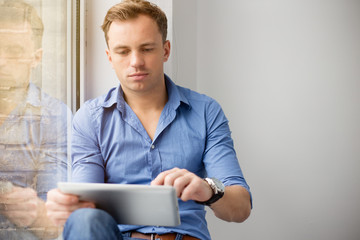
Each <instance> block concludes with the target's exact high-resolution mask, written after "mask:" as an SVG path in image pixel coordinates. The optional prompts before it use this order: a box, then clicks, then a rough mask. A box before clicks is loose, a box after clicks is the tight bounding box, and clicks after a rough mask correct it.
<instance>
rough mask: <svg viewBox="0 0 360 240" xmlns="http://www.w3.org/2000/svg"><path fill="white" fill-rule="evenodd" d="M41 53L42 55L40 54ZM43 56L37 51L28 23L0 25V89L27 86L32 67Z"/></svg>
mask: <svg viewBox="0 0 360 240" xmlns="http://www.w3.org/2000/svg"><path fill="white" fill-rule="evenodd" d="M39 54H40V56H39ZM39 58H41V53H39V51H38V52H36V51H35V47H34V41H33V38H32V30H31V28H30V26H29V25H28V24H25V25H23V24H21V25H16V24H15V25H14V24H2V26H1V27H0V90H11V89H14V88H26V87H27V86H28V84H29V81H30V75H31V69H32V68H34V67H35V66H36V65H37V63H38V62H39V60H40V59H39Z"/></svg>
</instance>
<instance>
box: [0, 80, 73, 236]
mask: <svg viewBox="0 0 360 240" xmlns="http://www.w3.org/2000/svg"><path fill="white" fill-rule="evenodd" d="M0 118H3V123H2V124H1V125H0V181H1V182H11V183H12V184H13V185H15V186H21V187H24V188H32V189H34V190H35V191H36V192H37V194H38V196H39V197H40V198H42V199H43V200H46V194H47V192H48V191H49V190H50V189H52V188H56V184H57V182H58V181H66V179H67V150H68V147H67V133H68V132H69V131H70V128H69V131H68V124H67V123H69V126H70V123H71V119H72V113H71V111H70V110H69V108H68V107H67V106H66V105H65V104H64V103H62V102H61V101H59V100H57V99H54V98H52V97H50V96H49V95H47V94H45V93H43V92H42V91H41V90H40V89H39V88H38V87H36V86H35V85H34V84H30V85H29V87H28V91H27V96H26V98H25V99H24V100H23V101H21V102H19V103H18V105H17V107H16V108H15V109H14V110H13V111H12V112H11V113H10V114H9V115H5V116H0ZM1 190H2V189H1ZM0 194H1V193H0ZM14 229H15V226H14V225H13V224H12V223H11V222H10V221H9V220H7V219H6V218H5V216H3V215H1V214H0V239H37V238H36V237H34V236H33V235H32V234H31V233H30V232H28V230H30V228H28V229H17V230H16V231H14Z"/></svg>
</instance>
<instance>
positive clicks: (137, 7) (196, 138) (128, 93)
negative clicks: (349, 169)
mask: <svg viewBox="0 0 360 240" xmlns="http://www.w3.org/2000/svg"><path fill="white" fill-rule="evenodd" d="M102 28H103V30H104V33H105V38H106V42H107V46H108V49H107V50H106V54H107V56H108V60H109V61H110V63H111V65H112V67H113V69H114V70H115V72H116V75H117V77H118V79H119V80H120V85H119V86H118V87H117V88H114V89H111V90H110V91H109V93H108V94H106V95H104V96H102V97H99V98H97V99H94V100H90V101H88V102H87V103H85V105H84V106H83V107H82V108H80V110H79V111H78V112H77V114H76V115H75V117H74V121H73V136H72V159H73V165H72V169H73V173H72V180H73V181H75V182H98V183H104V182H105V183H122V184H151V185H170V186H174V187H175V189H176V192H177V195H178V197H179V208H180V216H181V225H180V226H177V227H158V226H150V227H149V226H129V225H119V226H117V224H116V222H115V221H114V220H113V219H112V218H111V217H110V215H109V214H107V213H105V212H103V211H101V210H98V209H95V205H94V203H91V202H82V201H79V199H78V198H77V197H76V196H73V195H67V194H63V193H61V192H60V191H59V190H58V189H55V190H52V191H50V192H49V193H48V201H47V203H46V205H47V209H48V214H49V216H50V217H51V219H52V220H53V221H54V222H55V223H57V224H59V225H63V224H65V226H64V232H63V234H64V238H65V239H210V234H209V231H208V229H207V227H206V220H205V210H204V204H207V205H210V207H211V209H212V210H213V211H214V213H215V215H216V216H217V217H219V218H221V219H223V220H226V221H233V222H242V221H244V220H245V219H246V218H247V217H248V216H249V214H250V211H251V199H250V193H249V187H248V185H247V184H246V182H245V180H244V178H243V175H242V172H241V169H240V167H239V164H238V160H237V158H236V154H235V151H234V148H233V141H232V139H231V136H230V130H229V127H228V121H227V119H226V118H225V116H224V114H223V111H222V110H221V108H220V106H219V105H218V103H216V102H215V101H214V100H213V99H211V98H209V97H207V96H204V95H200V94H198V93H195V92H193V91H191V90H189V89H185V88H182V87H179V86H176V85H175V84H174V83H173V82H172V81H171V80H170V78H169V77H167V76H166V75H164V69H163V65H164V62H166V61H167V60H168V58H169V55H170V42H169V41H167V40H166V32H167V20H166V16H165V14H164V13H163V12H162V11H161V10H160V9H159V8H157V7H156V6H154V5H153V4H151V3H149V2H146V1H142V0H125V1H123V2H122V3H119V4H117V5H115V6H113V7H112V8H111V9H110V10H109V11H108V13H107V15H106V17H105V20H104V23H103V26H102ZM204 177H208V178H207V180H206V181H204V179H203V178H204ZM210 177H211V179H210ZM214 178H216V179H219V180H216V179H214ZM223 184H224V185H225V186H226V187H225V194H223V189H222V188H223ZM124 207H126V206H124Z"/></svg>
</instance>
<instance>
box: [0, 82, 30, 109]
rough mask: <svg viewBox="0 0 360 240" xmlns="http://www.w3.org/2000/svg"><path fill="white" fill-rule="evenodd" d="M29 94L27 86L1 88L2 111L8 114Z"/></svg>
mask: <svg viewBox="0 0 360 240" xmlns="http://www.w3.org/2000/svg"><path fill="white" fill-rule="evenodd" d="M26 96H27V88H13V89H8V90H0V113H1V114H2V115H8V114H9V113H10V112H11V111H12V110H13V109H14V108H15V107H16V106H17V105H18V104H19V103H20V102H22V101H23V100H24V99H25V98H26Z"/></svg>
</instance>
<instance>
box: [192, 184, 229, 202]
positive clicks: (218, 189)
mask: <svg viewBox="0 0 360 240" xmlns="http://www.w3.org/2000/svg"><path fill="white" fill-rule="evenodd" d="M204 180H205V181H206V182H207V183H208V184H209V186H210V188H211V189H212V191H213V195H212V197H211V198H210V199H209V200H207V201H205V202H199V201H196V202H197V203H199V204H203V205H207V206H210V205H211V204H213V203H214V202H216V201H217V200H219V199H220V198H222V197H223V196H224V192H225V186H224V184H223V183H222V182H221V181H220V180H218V179H216V178H204Z"/></svg>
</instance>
